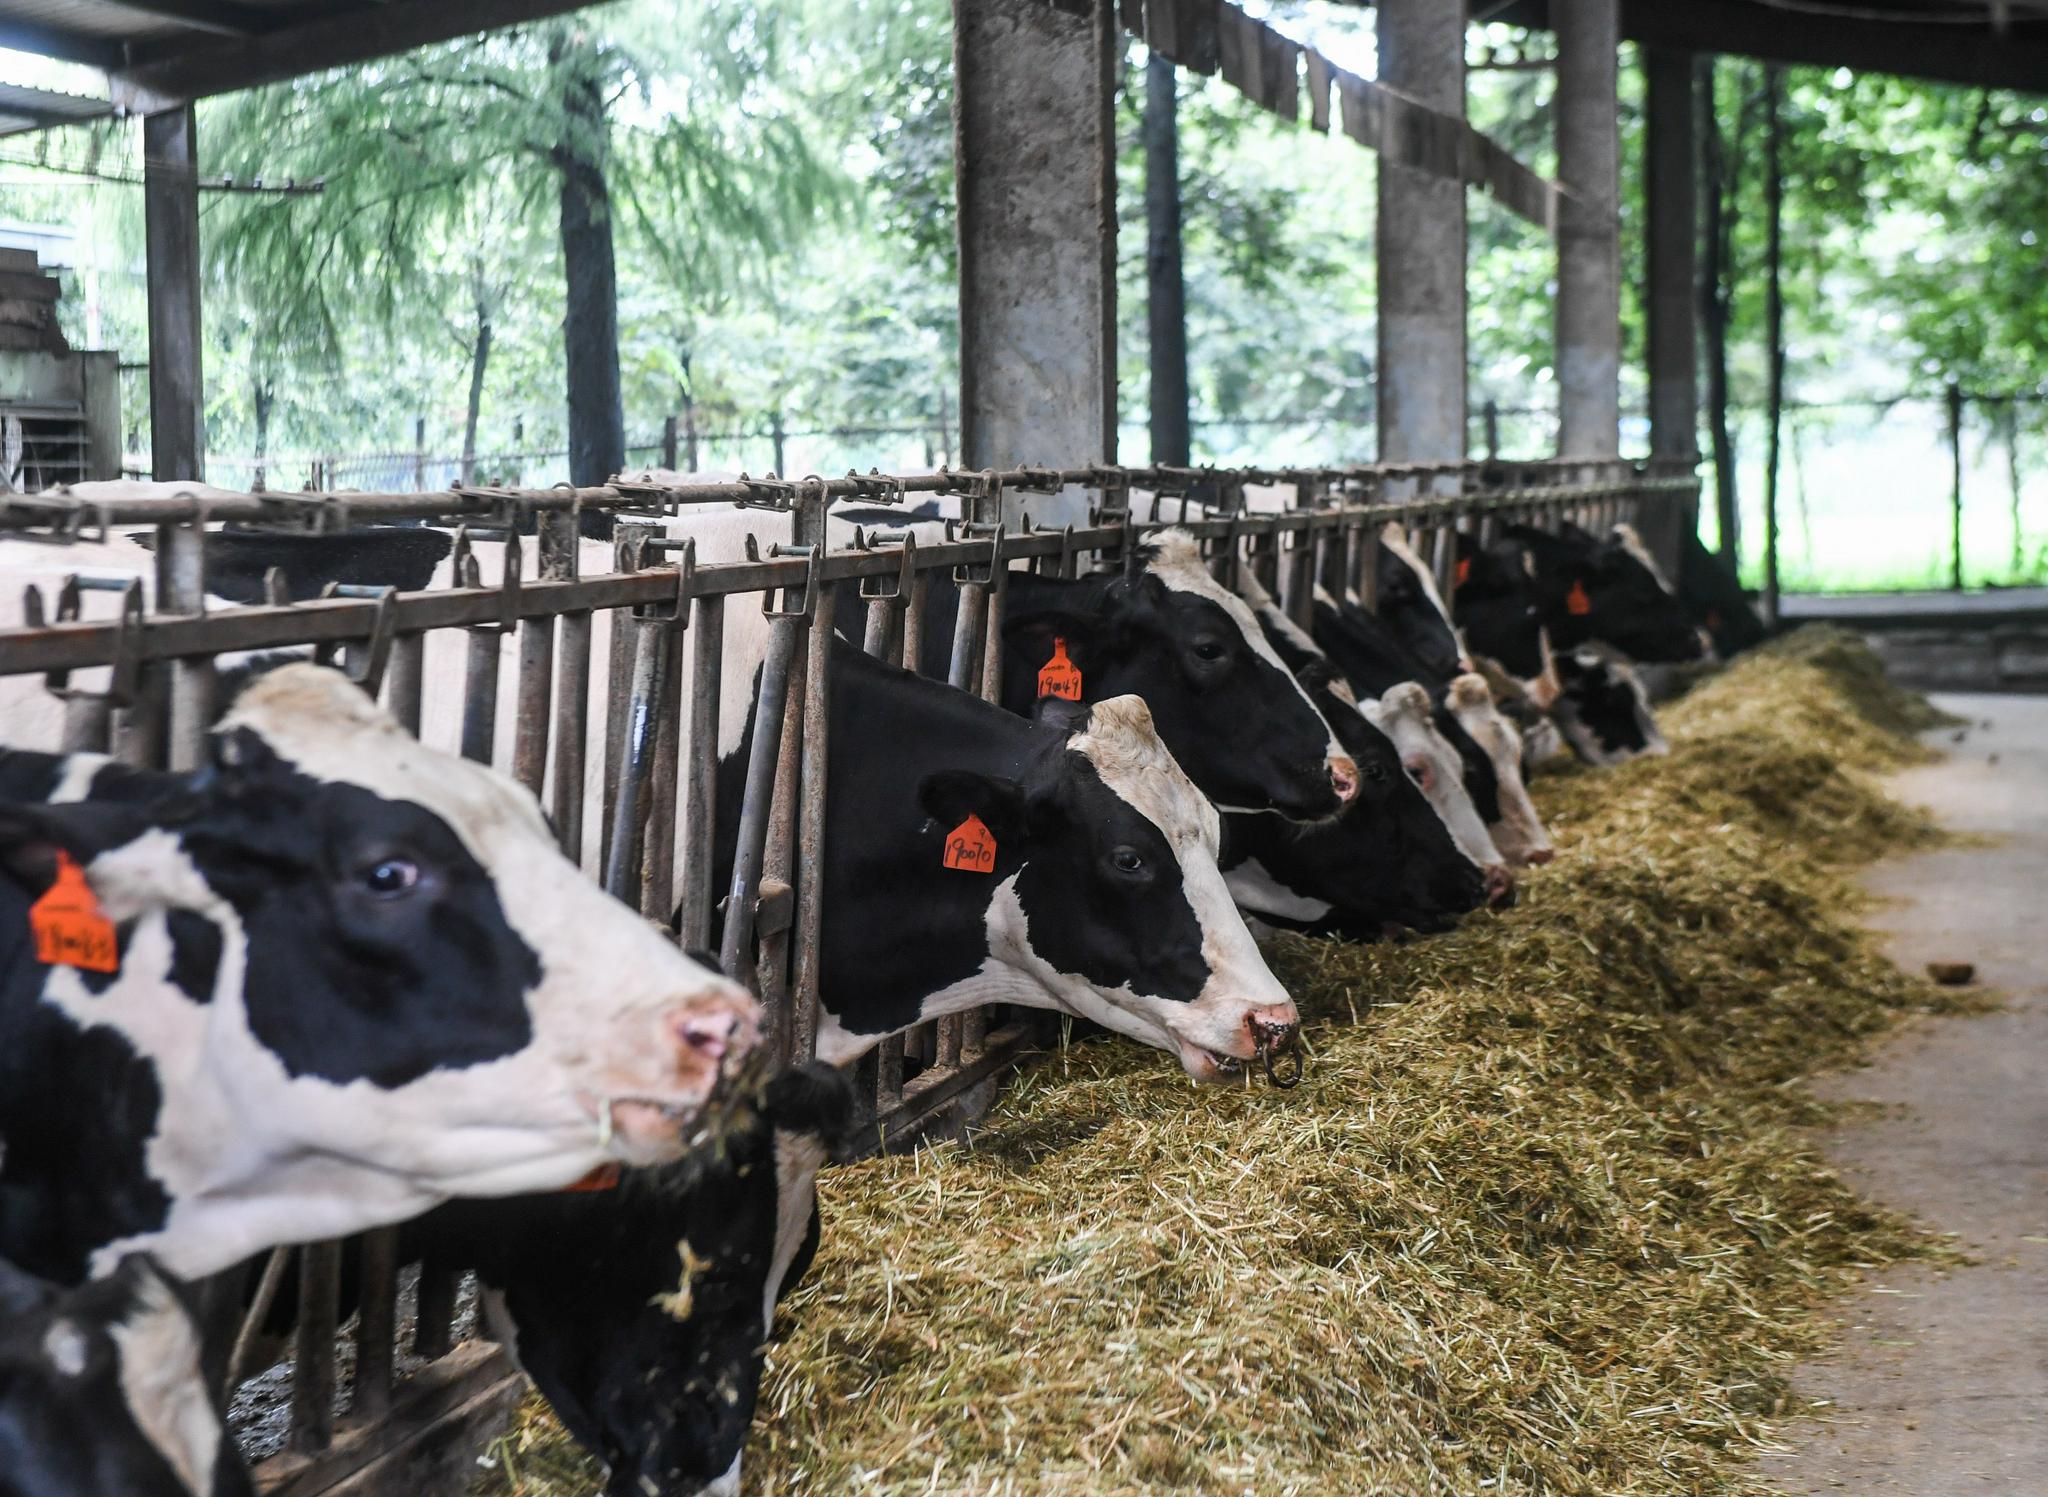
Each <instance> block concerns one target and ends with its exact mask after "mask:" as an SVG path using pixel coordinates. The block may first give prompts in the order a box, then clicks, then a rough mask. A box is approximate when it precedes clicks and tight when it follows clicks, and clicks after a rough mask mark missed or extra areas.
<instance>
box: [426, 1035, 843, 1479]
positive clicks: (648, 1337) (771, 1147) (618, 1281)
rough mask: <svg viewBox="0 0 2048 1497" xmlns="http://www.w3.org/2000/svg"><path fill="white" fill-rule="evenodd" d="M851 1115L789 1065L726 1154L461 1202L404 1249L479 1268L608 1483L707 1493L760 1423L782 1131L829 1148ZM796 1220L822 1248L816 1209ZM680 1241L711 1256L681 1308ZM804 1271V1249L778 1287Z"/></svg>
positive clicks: (721, 1150)
mask: <svg viewBox="0 0 2048 1497" xmlns="http://www.w3.org/2000/svg"><path fill="white" fill-rule="evenodd" d="M852 1114H853V1092H852V1088H851V1086H850V1084H849V1083H848V1082H847V1080H846V1078H845V1077H844V1076H843V1075H842V1074H841V1073H839V1072H838V1071H836V1070H834V1069H833V1068H832V1067H829V1066H824V1065H817V1064H813V1065H810V1066H806V1067H803V1068H801V1069H798V1070H795V1071H790V1072H786V1073H785V1074H784V1075H782V1076H780V1077H778V1078H776V1080H775V1081H774V1082H772V1083H771V1084H770V1086H769V1088H768V1090H767V1094H766V1096H765V1097H764V1098H763V1100H762V1104H761V1108H760V1111H759V1113H758V1115H757V1116H756V1117H755V1118H754V1119H753V1120H751V1121H750V1122H749V1123H747V1124H746V1125H744V1126H742V1127H740V1128H738V1129H737V1130H735V1131H734V1132H732V1133H730V1134H728V1135H727V1136H726V1137H725V1138H724V1139H722V1140H720V1141H719V1142H718V1144H717V1145H715V1146H714V1148H713V1149H707V1150H705V1151H701V1152H700V1153H699V1154H698V1155H697V1156H694V1157H693V1158H690V1159H686V1160H684V1161H682V1162H681V1163H679V1164H676V1165H671V1166H667V1167H665V1168H663V1169H660V1170H649V1171H634V1172H631V1173H629V1174H628V1175H627V1176H626V1178H625V1180H624V1181H623V1182H622V1183H621V1184H620V1186H619V1188H618V1189H616V1190H612V1191H604V1192H597V1193H588V1194H560V1195H551V1196H529V1197H524V1198H520V1199H515V1200H504V1201H484V1200H479V1201H458V1202H451V1203H450V1204H449V1205H447V1206H444V1207H442V1208H440V1209H439V1210H437V1211H435V1212H433V1213H430V1214H429V1215H428V1216H427V1217H425V1218H423V1219H422V1220H421V1221H420V1222H418V1223H416V1224H415V1225H413V1226H412V1227H409V1228H407V1229H406V1237H407V1241H406V1243H405V1250H406V1256H411V1254H412V1253H413V1252H414V1251H418V1252H419V1253H420V1254H421V1256H423V1257H425V1258H426V1259H428V1260H429V1261H430V1262H444V1263H446V1265H447V1266H449V1267H451V1268H467V1267H471V1266H474V1267H475V1269H476V1272H477V1275H478V1277H479V1278H480V1279H481V1280H482V1281H483V1282H484V1284H485V1285H487V1286H488V1287H490V1288H492V1289H495V1290H498V1291H499V1292H500V1293H502V1294H503V1295H504V1298H505V1307H506V1310H507V1311H508V1312H509V1314H510V1316H511V1319H512V1321H513V1324H514V1325H515V1326H516V1327H517V1341H518V1350H519V1361H520V1365H521V1367H522V1368H524V1369H525V1371H526V1372H527V1373H528V1375H529V1376H531V1377H532V1379H533V1381H534V1385H535V1386H536V1387H537V1388H539V1389H540V1391H541V1393H542V1394H543V1396H545V1397H546V1398H547V1400H548V1402H549V1404H550V1405H551V1406H552V1407H553V1409H554V1411H555V1413H556V1415H557V1416H558V1417H559V1418H560V1419H561V1421H562V1424H563V1426H564V1427H565V1428H567V1429H568V1431H569V1432H570V1434H571V1435H573V1436H574V1437H575V1438H576V1440H577V1441H578V1442H579V1443H581V1444H582V1445H583V1446H584V1447H585V1448H586V1449H588V1450H590V1451H591V1452H593V1453H594V1454H596V1455H597V1456H598V1457H599V1458H601V1459H602V1460H603V1461H604V1462H605V1463H606V1465H607V1466H608V1467H609V1468H610V1476H609V1480H608V1482H607V1484H606V1488H605V1490H606V1491H607V1492H608V1493H611V1494H613V1497H645V1494H646V1493H649V1492H690V1491H696V1490H698V1488H699V1487H700V1486H702V1485H703V1484H704V1483H705V1482H708V1481H710V1480H711V1479H713V1478H714V1477H716V1476H718V1475H719V1474H720V1473H722V1472H723V1471H725V1470H726V1469H727V1468H728V1467H729V1466H731V1464H732V1462H733V1459H734V1457H735V1456H737V1455H738V1454H739V1451H740V1447H741V1445H742V1443H743V1442H744V1441H745V1439H746V1435H747V1430H748V1427H749V1425H750V1424H751V1422H752V1419H753V1412H754V1402H755V1397H756V1394H757V1392H758V1389H759V1386H760V1377H761V1367H762V1358H763V1353H764V1351H765V1347H766V1340H767V1338H766V1327H764V1326H763V1325H762V1322H761V1312H762V1306H763V1303H764V1300H765V1298H766V1292H767V1287H768V1276H769V1273H770V1271H771V1269H772V1266H773V1263H774V1260H775V1257H776V1255H777V1248H778V1246H779V1244H778V1243H777V1240H776V1238H777V1227H778V1222H777V1208H778V1206H779V1192H778V1190H777V1157H778V1151H779V1149H780V1148H781V1146H782V1140H781V1138H779V1137H778V1135H783V1136H788V1135H798V1136H803V1137H807V1138H808V1139H810V1140H812V1141H814V1142H815V1143H816V1144H817V1145H818V1146H819V1147H820V1148H821V1149H822V1150H823V1151H824V1152H825V1153H826V1154H827V1155H830V1154H833V1153H836V1152H838V1150H839V1149H840V1147H841V1146H842V1144H843V1143H844V1140H845V1135H846V1132H847V1130H848V1128H849V1126H850V1123H851V1120H852ZM799 1230H800V1231H802V1232H803V1234H804V1237H803V1240H804V1241H806V1242H815V1233H816V1230H817V1213H816V1209H815V1204H814V1205H813V1209H812V1210H811V1211H810V1212H809V1213H807V1215H806V1217H805V1218H804V1221H803V1224H802V1226H801V1227H800V1228H799ZM683 1241H687V1242H688V1243H689V1245H690V1251H691V1253H692V1254H693V1256H694V1258H695V1259H696V1260H697V1261H698V1263H699V1264H700V1267H699V1268H698V1270H697V1272H696V1273H695V1274H693V1275H692V1277H691V1280H690V1308H689V1314H688V1317H687V1318H686V1319H677V1318H676V1317H674V1316H672V1315H670V1314H669V1313H668V1312H667V1311H666V1310H665V1309H663V1308H662V1307H661V1306H659V1305H657V1304H655V1303H653V1301H654V1299H655V1298H656V1296H663V1295H671V1294H674V1293H675V1292H676V1289H677V1286H678V1283H679V1282H680V1280H681V1278H682V1267H683V1259H682V1255H681V1254H680V1252H679V1251H678V1244H679V1243H681V1242H683ZM780 1246H784V1247H786V1246H788V1244H780ZM806 1267H808V1255H807V1253H806V1251H805V1250H804V1249H803V1248H801V1247H799V1248H798V1250H797V1256H796V1260H795V1261H794V1262H793V1263H792V1265H791V1268H790V1272H789V1273H788V1275H787V1276H786V1277H785V1278H784V1280H783V1282H782V1284H781V1285H780V1286H778V1289H779V1292H780V1293H787V1292H788V1291H789V1289H790V1288H791V1287H793V1286H794V1285H795V1283H796V1282H797V1281H798V1279H800V1278H801V1276H802V1270H803V1269H804V1268H806Z"/></svg>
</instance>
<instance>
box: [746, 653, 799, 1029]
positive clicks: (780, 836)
mask: <svg viewBox="0 0 2048 1497" xmlns="http://www.w3.org/2000/svg"><path fill="white" fill-rule="evenodd" d="M808 641H809V631H808V629H806V631H805V634H804V637H803V640H802V641H800V642H799V645H798V648H797V650H796V653H795V657H794V658H793V659H792V660H791V661H790V667H789V689H788V691H787V693H786V694H785V695H784V698H783V703H782V743H781V745H780V748H781V752H780V753H778V754H777V755H776V758H775V795H774V799H773V800H772V802H771V803H770V810H769V814H768V840H767V844H766V846H765V848H764V850H763V853H762V857H761V900H762V903H763V905H764V907H765V905H766V902H767V899H768V897H769V895H770V894H771V893H777V894H783V893H785V891H789V890H790V886H791V882H792V880H793V879H794V877H795V872H796V819H797V806H796V801H797V775H798V769H799V767H800V764H801V760H802V754H803V740H804V706H805V687H804V682H805V679H806V678H807V677H808V675H809V674H810V672H809V662H810V652H809V649H808ZM791 927H792V922H791V921H789V920H777V921H775V922H774V924H773V925H771V926H764V928H763V929H762V930H761V931H760V933H759V940H758V948H757V950H756V952H755V959H754V971H755V974H756V977H757V979H758V987H757V990H756V991H757V993H758V995H759V997H760V999H761V1007H762V1008H763V1009H764V1010H766V1011H767V1014H768V1022H769V1025H770V1026H771V1032H772V1033H773V1035H774V1036H775V1038H774V1045H775V1053H776V1054H777V1056H779V1057H780V1058H781V1060H782V1061H783V1063H784V1064H789V1063H791V1061H792V1059H793V1056H794V1053H795V1052H794V1045H795V1018H794V1014H793V1011H792V1008H793V1006H792V1004H791V1003H790V944H791Z"/></svg>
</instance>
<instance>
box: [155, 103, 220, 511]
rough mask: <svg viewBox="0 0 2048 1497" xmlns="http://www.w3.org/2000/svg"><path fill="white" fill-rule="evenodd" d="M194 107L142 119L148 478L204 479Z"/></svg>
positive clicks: (197, 168) (203, 375) (204, 403)
mask: <svg viewBox="0 0 2048 1497" xmlns="http://www.w3.org/2000/svg"><path fill="white" fill-rule="evenodd" d="M192 116H193V110H192V106H191V105H189V104H187V105H185V106H184V107H183V108H182V109H172V110H168V111H166V112H165V113H162V114H152V115H148V116H146V117H145V118H144V119H143V121H142V212H143V229H144V239H145V242H146V245H147V250H148V265H149V441H150V473H151V476H153V477H155V478H159V479H166V478H169V479H177V478H191V479H197V478H199V477H201V476H202V473H201V464H202V463H203V462H204V461H205V452H206V381H205V374H204V370H203V368H202V367H201V360H200V350H201V347H202V345H201V343H200V327H199V175H198V173H199V150H198V141H197V136H196V134H195V131H194V126H193V118H192Z"/></svg>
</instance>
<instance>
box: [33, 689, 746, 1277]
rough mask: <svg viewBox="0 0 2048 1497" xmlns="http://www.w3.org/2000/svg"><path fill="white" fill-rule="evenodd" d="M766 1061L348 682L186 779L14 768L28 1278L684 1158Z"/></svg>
mask: <svg viewBox="0 0 2048 1497" xmlns="http://www.w3.org/2000/svg"><path fill="white" fill-rule="evenodd" d="M59 905H62V906H64V908H63V909H58V906H59ZM53 911H54V912H55V913H56V914H57V915H58V916H60V917H61V918H58V919H57V920H56V921H55V923H54V924H52V923H51V920H50V919H49V918H48V917H50V916H51V915H52V912H53ZM755 1034H756V1015H755V1007H754V1004H753V1001H752V999H751V998H750V997H749V996H748V995H747V994H746V992H745V991H744V990H743V989H741V988H740V987H738V986H737V985H736V984H734V983H731V982H728V981H727V980H726V979H724V978H723V977H721V976H719V975H718V974H716V973H714V972H710V971H707V970H705V969H704V968H703V967H702V966H700V965H699V964H697V963H695V962H692V961H690V960H688V959H687V958H685V957H684V956H683V955H682V954H681V953H680V952H678V951H676V950H675V949H674V947H673V946H671V945H670V944H669V943H668V942H667V941H666V940H664V939H663V938H662V937H661V936H660V935H659V934H658V933H657V932H656V931H655V930H654V929H652V928H651V927H650V926H648V925H647V924H646V923H645V922H644V921H642V920H641V919H640V918H639V917H638V916H637V915H635V914H634V913H633V912H632V911H631V910H629V909H627V908H626V907H625V906H623V905H621V904H619V903H617V902H616V901H614V900H612V899H610V898H609V897H608V896H606V895H604V894H603V893H602V892H601V891H600V890H599V889H598V888H597V887H596V886H595V885H593V884H591V883H590V882H589V881H588V880H587V879H585V878H584V877H583V876H582V875H581V874H579V873H578V872H577V870H576V869H575V868H574V867H573V866H572V865H571V864H569V863H568V862H567V861H566V860H565V859H563V858H562V857H561V856H560V854H559V853H558V852H557V851H556V849H555V842H554V838H553V837H552V835H551V834H550V833H549V830H548V828H547V824H546V822H545V821H544V820H543V818H542V817H541V815H540V812H539V809H538V807H537V806H536V805H535V804H534V801H533V798H532V797H531V796H530V795H529V794H527V792H526V791H525V790H524V789H522V788H521V787H519V786H518V785H516V784H514V783H512V782H510V781H508V780H505V779H503V778H501V777H499V776H498V775H495V774H494V773H492V772H491V771H489V770H487V769H485V768H483V767H481V766H479V765H475V764H471V763H468V762H467V761H464V760H461V759H458V758H456V757H454V756H452V755H447V754H441V753H436V752H434V751H432V750H429V749H426V748H424V747H422V746H421V745H420V744H419V743H417V742H416V741H415V740H414V739H412V738H411V737H410V736H409V735H407V734H406V733H404V732H403V731H402V730H400V729H399V728H398V726H397V725H396V724H395V723H394V722H393V721H392V720H391V719H390V717H388V716H387V715H386V714H385V713H384V712H383V711H381V710H380V709H379V708H378V707H377V706H376V705H375V704H374V703H372V702H371V701H370V700H369V699H368V698H367V697H365V696H364V695H363V694H362V693H361V692H360V691H359V690H357V689H356V688H355V687H354V686H352V685H351V684H350V683H349V682H348V681H347V679H346V678H345V677H343V676H341V675H340V674H339V673H338V672H334V671H329V670H325V669H323V668H321V667H318V666H312V665H303V664H295V665H289V666H286V667H284V668H283V669H280V670H278V671H276V672H274V673H272V674H270V675H268V676H265V677H263V678H262V679H260V680H259V681H257V682H256V683H255V684H254V685H252V686H251V687H250V688H249V689H248V691H246V692H245V693H244V694H243V695H242V697H241V698H240V699H239V700H238V701H237V702H236V704H235V705H234V707H233V709H232V710H231V712H230V713H229V714H228V716H227V717H226V718H225V719H224V721H223V722H222V724H221V726H220V728H219V729H218V731H217V733H216V735H215V738H214V740H213V757H212V763H211V764H210V765H209V766H208V767H207V768H205V769H203V770H202V771H200V772H199V773H197V774H195V775H192V776H189V777H175V776H167V775H164V776H159V775H146V774H140V773H138V772H135V771H121V770H118V769H115V768H113V767H111V766H109V765H108V764H107V762H106V761H105V760H104V759H101V758H99V757H98V756H94V755H71V756H49V755H41V754H27V753H0V1146H4V1152H0V1253H4V1254H5V1256H7V1257H8V1258H10V1259H12V1260H13V1261H14V1262H16V1263H17V1264H19V1265H20V1266H21V1267H23V1268H25V1269H27V1270H29V1271H31V1272H34V1273H37V1274H39V1275H42V1276H45V1277H49V1278H54V1279H57V1280H60V1281H65V1282H71V1281H76V1280H78V1279H80V1278H82V1277H84V1276H86V1275H87V1274H88V1273H92V1272H104V1271H106V1270H107V1269H109V1268H110V1267H111V1266H112V1265H113V1264H114V1263H115V1262H116V1261H118V1260H119V1259H120V1258H121V1257H122V1256H123V1255H124V1254H126V1253H128V1252H130V1251H135V1250H148V1251H151V1252H153V1253H155V1254H156V1255H157V1256H158V1257H159V1258H160V1259H161V1260H162V1261H163V1262H164V1264H165V1266H166V1267H168V1268H170V1269H171V1270H172V1271H174V1272H176V1273H179V1274H181V1275H184V1276H186V1277H197V1276H200V1275H203V1274H207V1273H211V1272H213V1271H216V1270H218V1269H221V1268H225V1267H227V1266H228V1265H230V1264H233V1263H235V1262H238V1261H240V1260H241V1259H242V1258H245V1257H247V1256H248V1255H249V1254H251V1253H252V1252H255V1251H258V1250H260V1249H262V1248H265V1247H268V1246H271V1245H273V1244H276V1243H281V1242H295V1241H310V1240H317V1239H321V1238H326V1237H335V1236H341V1235H344V1234H346V1233H350V1232H354V1231H359V1230H361V1229H363V1228H366V1227H370V1226H374V1225H377V1224H380V1223H383V1222H390V1221H396V1220H400V1219H402V1218H405V1217H408V1216H411V1215H414V1214H416V1213H418V1212H419V1211H422V1210H424V1209H426V1208H428V1207H430V1206H433V1205H435V1204H438V1203H439V1202H440V1201H442V1200H444V1199H446V1198H448V1197H450V1196H453V1195H495V1194H508V1193H512V1192H517V1191H530V1190H545V1189H552V1188H556V1187H559V1186H562V1185H566V1184H568V1183H569V1182H571V1181H573V1180H575V1179H577V1178H578V1177H580V1176H582V1175H584V1174H586V1173H587V1172H588V1171H590V1170H591V1169H592V1168H594V1167H596V1166H597V1165H599V1164H601V1163H603V1162H605V1161H607V1160H623V1161H626V1162H630V1163H637V1164H653V1163H659V1162H661V1161H664V1160H668V1159H673V1158H676V1157H678V1156H679V1155H680V1154H681V1153H682V1152H683V1151H684V1149H685V1147H686V1146H687V1145H688V1144H689V1143H690V1142H691V1141H692V1139H693V1137H694V1136H695V1134H696V1132H697V1129H698V1119H699V1114H700V1113H701V1112H702V1111H703V1109H704V1108H705V1106H706V1104H707V1102H708V1101H709V1100H710V1099H711V1098H712V1095H713V1091H714V1088H715V1087H717V1085H718V1084H719V1083H720V1082H721V1080H723V1079H724V1078H725V1077H726V1076H727V1075H728V1073H729V1072H730V1071H731V1070H732V1069H733V1068H734V1067H735V1066H736V1065H737V1064H738V1062H739V1060H740V1058H741V1057H742V1056H743V1055H744V1054H745V1052H746V1051H747V1050H748V1048H749V1047H750V1046H751V1044H752V1042H753V1040H754V1037H755Z"/></svg>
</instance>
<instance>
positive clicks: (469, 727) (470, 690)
mask: <svg viewBox="0 0 2048 1497" xmlns="http://www.w3.org/2000/svg"><path fill="white" fill-rule="evenodd" d="M499 638H500V636H499V635H498V633H497V631H496V630H493V629H472V630H470V631H469V640H468V657H467V661H466V664H465V666H464V669H463V677H462V757H463V758H465V759H474V760H475V761H476V762H477V763H479V764H488V763H490V762H491V750H492V748H493V747H494V745H495V741H496V738H497V733H498V640H499Z"/></svg>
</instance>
